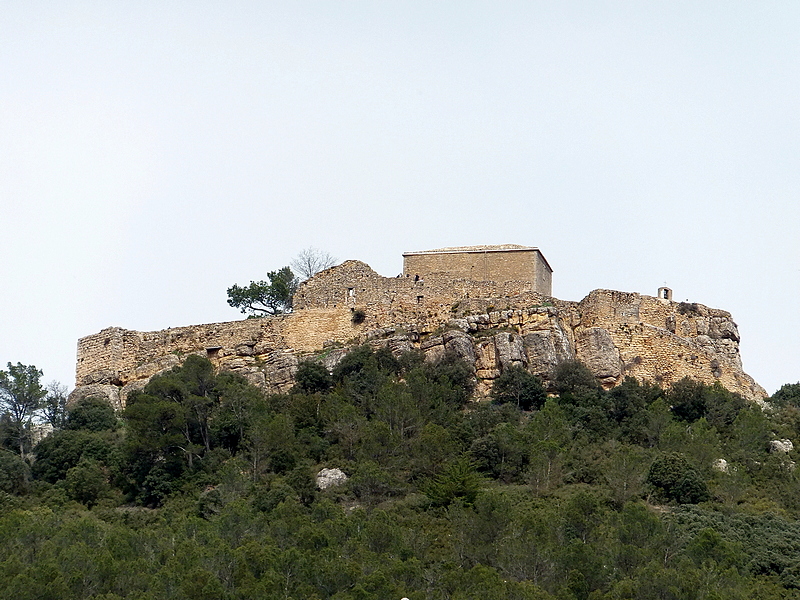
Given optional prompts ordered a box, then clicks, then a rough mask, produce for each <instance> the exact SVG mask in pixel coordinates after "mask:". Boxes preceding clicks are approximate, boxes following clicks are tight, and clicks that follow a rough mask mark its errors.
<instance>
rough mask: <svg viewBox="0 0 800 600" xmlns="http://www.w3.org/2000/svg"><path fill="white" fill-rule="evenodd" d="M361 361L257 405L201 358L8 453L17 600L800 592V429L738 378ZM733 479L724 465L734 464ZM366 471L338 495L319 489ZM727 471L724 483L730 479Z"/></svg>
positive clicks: (408, 358) (354, 358) (0, 486)
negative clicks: (653, 379) (324, 479)
mask: <svg viewBox="0 0 800 600" xmlns="http://www.w3.org/2000/svg"><path fill="white" fill-rule="evenodd" d="M474 384H475V381H474V375H473V372H472V369H471V366H470V365H467V364H465V363H463V362H462V361H460V360H458V358H457V357H455V356H452V355H446V356H444V357H443V358H442V360H441V361H439V362H437V363H432V362H426V361H424V360H423V358H422V356H421V355H419V354H416V353H409V354H406V355H403V356H399V357H396V356H394V355H392V354H391V353H390V352H388V351H387V350H373V349H372V348H370V347H368V346H363V347H360V348H357V349H354V350H353V351H352V352H350V353H349V354H348V355H346V356H345V358H344V359H343V360H342V361H341V362H340V363H339V365H338V366H337V367H336V368H335V369H334V371H333V373H329V372H328V371H327V370H326V369H325V368H324V367H323V366H322V364H321V363H319V362H307V363H302V364H301V365H300V366H299V368H298V374H297V385H296V387H295V388H294V389H293V390H291V392H290V393H287V394H281V395H274V396H269V397H263V396H262V395H261V394H260V393H259V392H258V391H257V390H256V389H255V388H253V387H252V386H250V385H249V384H247V382H246V381H244V380H243V379H241V378H240V377H237V376H236V375H233V374H231V373H221V374H217V373H215V372H214V370H213V369H212V368H211V365H210V363H208V361H206V360H205V359H202V358H199V357H190V358H188V359H187V360H186V361H185V363H184V364H183V365H182V366H181V367H178V368H176V369H173V370H172V371H170V372H168V373H165V374H163V375H161V376H159V377H155V378H153V380H152V381H151V382H150V384H148V386H147V387H146V388H145V389H144V390H142V391H141V392H140V393H138V394H133V395H132V396H131V397H130V401H129V404H128V407H127V408H126V410H125V411H124V413H123V414H122V415H121V420H118V419H117V416H115V415H113V412H112V411H110V410H109V409H108V407H107V405H104V404H102V403H98V402H96V401H85V402H82V403H81V404H80V405H79V406H76V407H73V408H72V410H71V412H70V414H69V416H68V418H67V421H66V426H65V428H64V429H62V430H61V431H57V432H55V433H54V434H52V435H50V436H49V437H47V438H45V439H44V440H43V441H42V442H41V443H40V444H39V445H38V446H37V447H36V460H35V461H34V462H33V464H32V469H31V470H30V471H29V470H28V466H27V464H26V462H25V461H23V460H22V459H21V458H19V456H17V455H15V454H12V453H10V452H6V453H0V589H2V590H4V592H3V593H0V597H12V596H13V597H20V598H26V597H31V598H33V597H36V598H39V597H49V598H62V597H63V598H67V597H69V598H106V599H107V600H111V599H116V598H142V599H145V598H160V597H174V598H187V599H189V598H224V599H228V598H230V599H234V598H254V597H267V598H272V597H281V598H318V599H323V598H335V599H336V600H345V599H353V598H383V597H397V598H402V597H408V598H411V599H412V600H422V599H423V598H425V599H428V598H432V599H445V598H487V599H493V598H503V599H520V600H522V599H539V600H544V599H548V600H553V599H554V598H559V599H564V600H573V599H585V600H589V599H591V600H612V599H613V600H617V599H623V598H630V599H639V598H641V599H644V598H672V599H678V598H681V599H683V598H689V599H703V598H709V599H710V598H764V599H765V600H767V599H772V598H775V599H788V598H793V597H794V596H793V595H792V594H796V591H795V590H796V589H800V576H798V573H800V562H798V560H797V558H796V557H797V555H798V553H799V552H800V541H799V540H800V525H798V521H797V520H796V518H797V516H798V515H800V501H798V498H800V479H799V478H798V476H797V475H796V473H795V471H794V470H793V454H792V453H789V454H788V455H785V454H774V453H773V454H771V453H770V452H769V444H768V441H769V440H770V439H776V438H775V436H778V438H780V437H788V438H793V437H795V436H796V433H797V432H798V431H800V425H798V424H800V408H798V407H797V403H796V402H794V400H792V398H793V397H794V396H793V389H792V388H787V389H786V390H784V392H783V393H782V398H781V405H780V406H778V407H776V408H775V410H773V411H772V412H769V413H764V412H762V411H760V410H759V409H753V408H752V407H749V406H747V405H745V403H744V402H743V401H742V400H741V398H739V397H737V396H735V395H733V394H730V393H729V392H727V390H724V388H721V387H720V386H705V385H702V384H696V383H694V382H689V381H684V382H679V383H677V384H676V385H675V386H673V387H672V388H671V389H668V390H662V389H661V388H659V387H657V386H654V385H651V384H647V383H642V382H638V381H636V380H634V379H626V380H625V381H624V382H623V383H622V384H621V385H619V386H617V387H616V388H614V389H612V390H610V391H605V390H603V389H602V388H600V386H598V385H597V383H596V381H595V380H594V378H593V377H592V376H591V373H590V372H589V371H588V370H587V369H586V368H585V367H584V366H583V365H581V364H580V363H577V362H568V363H564V364H562V365H561V366H560V367H559V369H558V371H557V373H556V377H555V385H556V389H557V390H558V392H559V393H558V395H555V396H553V397H546V395H545V393H544V390H543V388H542V387H541V383H540V382H539V381H538V380H537V379H536V378H534V377H533V376H531V375H530V374H528V373H527V372H526V371H524V370H523V369H522V368H512V369H507V370H506V371H505V373H504V374H503V376H502V377H500V378H499V379H498V380H497V382H496V384H495V389H494V390H493V391H492V398H493V402H485V403H469V402H468V399H469V397H470V394H471V391H472V389H473V386H474ZM721 458H722V459H725V460H726V462H725V463H724V467H719V466H718V467H717V468H714V466H713V465H715V464H719V463H718V459H721ZM322 467H338V468H340V469H342V470H343V471H344V472H345V473H346V474H347V475H348V476H349V480H348V481H347V482H346V483H344V484H343V485H341V486H339V487H334V488H331V489H328V490H326V491H321V490H318V489H317V488H316V485H315V481H314V474H315V473H316V472H317V471H318V470H319V469H320V468H322ZM720 469H722V470H720Z"/></svg>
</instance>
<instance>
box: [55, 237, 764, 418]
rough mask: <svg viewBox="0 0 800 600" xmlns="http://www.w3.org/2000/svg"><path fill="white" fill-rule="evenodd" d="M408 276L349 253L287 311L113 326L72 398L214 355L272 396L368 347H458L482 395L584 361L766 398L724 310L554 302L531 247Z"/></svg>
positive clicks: (84, 358)
mask: <svg viewBox="0 0 800 600" xmlns="http://www.w3.org/2000/svg"><path fill="white" fill-rule="evenodd" d="M403 257H404V266H403V273H402V274H401V275H399V276H397V277H383V276H381V275H379V274H378V273H376V272H375V271H373V270H372V269H371V268H370V267H369V266H368V265H367V264H365V263H363V262H360V261H357V260H348V261H346V262H344V263H342V264H341V265H338V266H336V267H332V268H330V269H327V270H325V271H322V272H320V273H318V274H316V275H315V276H313V277H312V278H310V279H308V280H307V281H305V282H303V283H302V284H301V285H300V286H299V288H298V290H297V292H296V294H295V297H294V311H293V312H292V313H290V314H285V315H278V316H273V317H262V318H258V319H246V320H242V321H233V322H228V323H213V324H207V325H194V326H188V327H178V328H170V329H165V330H162V331H154V332H139V331H131V330H127V329H122V328H118V327H111V328H107V329H104V330H102V331H101V332H99V333H96V334H94V335H90V336H87V337H84V338H81V339H80V340H79V341H78V361H77V369H76V388H75V390H74V392H73V394H72V396H71V400H72V401H75V400H76V399H78V398H82V397H86V396H90V395H91V396H102V397H105V398H107V399H108V400H109V402H111V403H112V405H114V406H115V407H117V408H122V407H124V405H125V400H126V398H127V396H128V394H130V392H131V391H133V390H137V389H141V388H142V387H144V386H145V385H146V383H147V382H148V381H149V380H150V378H151V377H152V376H153V375H155V374H157V373H160V372H163V371H164V370H167V369H170V368H172V367H174V366H176V365H178V364H180V363H181V362H182V360H183V358H185V357H186V356H187V355H189V354H200V355H203V356H207V357H208V358H209V359H210V360H211V361H212V362H213V363H214V364H215V365H216V366H217V367H218V368H219V369H227V370H231V371H234V372H237V373H240V374H242V375H243V376H244V377H246V378H247V379H248V380H249V381H250V382H252V383H254V384H256V385H258V386H260V387H262V388H263V389H264V390H265V391H267V392H285V391H288V390H289V389H290V388H291V387H292V385H293V384H294V373H295V372H296V370H297V365H298V364H299V362H301V361H303V360H318V361H321V362H322V363H323V364H325V365H326V366H327V367H328V368H333V366H335V364H336V363H337V362H338V360H340V359H341V357H342V356H344V355H345V354H346V353H347V351H348V348H350V347H352V346H355V345H358V344H362V343H368V344H370V345H373V346H375V347H379V346H386V347H388V348H390V349H391V350H392V351H393V352H395V353H398V354H399V353H402V352H403V351H407V350H420V351H422V352H424V354H425V356H426V359H429V360H435V359H436V358H438V357H440V356H442V355H443V354H444V353H445V352H455V353H457V354H458V355H459V356H461V357H462V358H464V359H465V360H467V361H468V362H469V363H470V364H472V365H474V369H475V376H476V378H477V380H478V392H477V394H478V396H482V395H485V394H486V393H488V391H489V389H491V385H492V382H493V380H494V379H496V378H497V377H498V376H499V375H500V374H501V373H502V372H503V371H504V370H505V369H507V368H509V367H511V366H513V365H521V366H523V367H525V368H526V369H527V370H528V371H530V372H531V373H534V374H536V375H538V376H539V377H541V378H542V379H543V380H544V381H545V382H548V381H550V379H551V378H552V375H553V372H554V370H555V367H556V366H557V365H558V364H559V363H561V362H563V361H565V360H569V359H579V360H581V361H582V362H584V363H585V364H586V365H587V366H588V367H589V368H590V369H591V370H592V372H593V373H594V375H595V377H596V378H597V379H598V381H599V382H600V383H601V384H602V385H603V386H604V387H605V388H611V387H614V386H615V385H617V384H619V383H621V382H622V380H623V379H624V377H625V376H628V375H630V376H633V377H636V378H638V379H640V380H649V381H653V382H656V383H659V384H661V385H668V384H670V383H672V382H674V381H677V380H679V379H681V378H683V377H685V376H689V377H692V378H694V379H697V380H700V381H702V382H704V383H713V382H715V381H719V382H720V383H721V384H722V385H724V386H725V387H726V388H728V389H730V390H731V391H734V392H738V393H740V394H742V395H743V396H744V397H745V398H748V399H750V400H754V401H759V400H762V399H763V398H765V397H766V396H767V394H766V392H765V391H764V389H763V388H762V387H761V386H759V385H758V384H757V383H756V382H755V381H754V380H753V379H752V378H751V377H749V376H748V375H747V374H745V373H744V371H743V370H742V364H741V358H740V355H739V333H738V330H737V328H736V324H735V323H734V322H733V320H732V319H731V315H730V313H728V312H725V311H722V310H717V309H712V308H708V307H706V306H703V305H700V304H687V303H678V302H673V301H672V300H671V290H670V294H669V298H667V297H664V296H665V295H666V294H664V292H663V291H660V292H659V297H657V298H656V297H651V296H645V295H641V294H637V293H626V292H615V291H610V290H595V291H593V292H591V293H590V294H589V295H588V296H586V298H584V299H583V300H581V301H580V302H569V301H563V300H558V299H556V298H553V297H552V296H551V285H552V269H551V268H550V266H549V264H548V263H547V261H546V260H545V258H544V256H543V255H542V253H541V251H539V250H538V249H537V248H533V247H527V246H517V245H503V246H470V247H459V248H443V249H439V250H432V251H427V252H408V253H406V254H404V255H403Z"/></svg>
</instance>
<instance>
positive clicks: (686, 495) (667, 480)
mask: <svg viewBox="0 0 800 600" xmlns="http://www.w3.org/2000/svg"><path fill="white" fill-rule="evenodd" d="M646 481H647V483H649V484H650V485H652V486H653V488H654V489H655V491H656V494H657V495H658V496H659V497H660V498H662V499H663V500H667V501H674V502H678V503H679V504H697V503H698V502H704V501H705V500H708V498H709V493H708V488H707V487H706V483H705V481H703V478H702V477H701V476H700V473H698V472H697V470H696V469H695V468H694V467H693V466H692V465H690V464H689V461H688V460H686V457H685V456H684V455H683V454H681V453H680V452H667V453H665V454H662V455H661V456H658V457H657V458H656V459H655V460H654V461H653V464H651V465H650V470H649V471H648V473H647V479H646Z"/></svg>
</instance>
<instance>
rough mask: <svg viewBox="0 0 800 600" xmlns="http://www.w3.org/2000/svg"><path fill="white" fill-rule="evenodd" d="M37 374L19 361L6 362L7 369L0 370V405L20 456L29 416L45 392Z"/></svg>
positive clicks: (38, 406) (24, 442)
mask: <svg viewBox="0 0 800 600" xmlns="http://www.w3.org/2000/svg"><path fill="white" fill-rule="evenodd" d="M41 378H42V372H41V371H40V370H39V369H37V368H36V367H34V366H33V365H23V364H22V363H17V364H16V365H12V364H11V363H8V371H0V409H2V410H4V411H5V412H7V413H8V415H9V417H10V421H11V423H10V424H11V432H12V435H13V437H14V439H15V441H16V442H17V447H18V449H19V454H20V456H23V457H24V456H25V444H26V441H27V439H28V436H29V432H30V424H31V420H32V419H33V417H34V415H35V414H36V411H37V410H39V408H40V407H41V405H42V399H43V398H44V397H45V396H46V395H47V390H46V389H44V388H43V387H42V384H41Z"/></svg>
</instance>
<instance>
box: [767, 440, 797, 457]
mask: <svg viewBox="0 0 800 600" xmlns="http://www.w3.org/2000/svg"><path fill="white" fill-rule="evenodd" d="M792 450H794V444H792V441H791V440H785V439H784V440H772V441H771V442H770V443H769V451H770V452H783V453H784V454H788V453H789V452H791V451H792Z"/></svg>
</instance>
